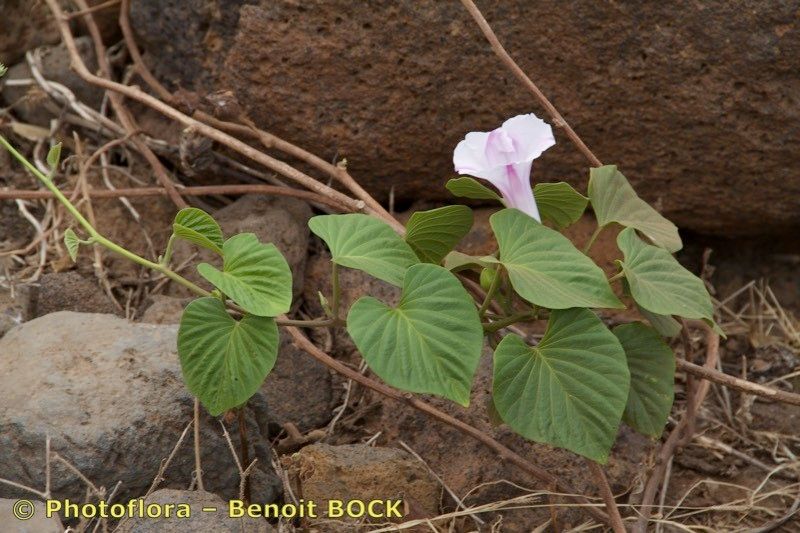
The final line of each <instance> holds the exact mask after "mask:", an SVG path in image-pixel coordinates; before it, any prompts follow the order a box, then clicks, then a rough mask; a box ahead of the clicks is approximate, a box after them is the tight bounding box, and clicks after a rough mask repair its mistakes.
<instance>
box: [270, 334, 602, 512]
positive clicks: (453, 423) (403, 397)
mask: <svg viewBox="0 0 800 533" xmlns="http://www.w3.org/2000/svg"><path fill="white" fill-rule="evenodd" d="M284 329H285V331H286V332H288V333H289V335H291V337H292V339H293V340H294V343H295V345H296V346H297V347H298V348H300V349H301V350H303V351H304V352H306V353H308V354H309V355H310V356H312V357H313V358H314V359H316V360H317V361H319V362H321V363H322V364H324V365H325V366H327V367H328V368H330V369H332V370H334V371H336V372H337V373H339V374H341V375H343V376H345V377H346V378H348V379H351V380H353V381H355V382H357V383H360V384H361V385H363V386H365V387H367V388H368V389H371V390H373V391H375V392H377V393H379V394H382V395H383V396H386V397H387V398H391V399H393V400H397V401H399V402H403V403H406V404H408V405H410V406H411V407H413V408H414V409H417V410H418V411H421V412H423V413H425V414H426V415H428V416H430V417H432V418H435V419H436V420H439V421H440V422H444V423H445V424H447V425H448V426H450V427H453V428H455V429H457V430H458V431H460V432H462V433H464V434H465V435H468V436H470V437H472V438H473V439H475V440H477V441H478V442H480V443H481V444H483V445H484V446H487V447H488V448H490V449H492V450H493V451H494V452H495V453H496V454H497V455H498V457H499V458H500V459H502V460H504V461H508V462H510V463H512V464H514V465H515V466H517V467H519V468H520V469H521V470H523V471H524V472H526V473H528V474H530V475H532V476H533V477H535V478H537V479H539V480H540V481H543V482H544V483H546V484H547V485H548V486H554V487H556V488H557V490H558V491H560V492H562V493H568V494H575V491H574V490H572V489H571V488H570V487H568V486H566V484H565V483H564V482H562V481H561V480H559V478H557V477H556V476H554V475H553V474H551V473H550V472H548V471H546V470H544V469H543V468H540V467H538V466H536V465H534V464H533V463H531V462H529V461H526V460H525V459H524V458H523V457H522V456H520V455H519V454H517V453H516V452H514V451H512V450H511V449H509V448H507V447H506V446H504V445H503V444H501V443H499V442H497V441H496V440H495V439H493V438H492V437H491V436H489V435H487V434H486V433H484V432H482V431H481V430H479V429H477V428H475V427H472V426H470V425H469V424H466V423H464V422H462V421H461V420H458V419H457V418H454V417H452V416H450V415H448V414H447V413H444V412H442V411H440V410H439V409H437V408H435V407H433V406H432V405H430V404H428V403H425V402H423V401H422V400H420V399H418V398H416V397H414V395H413V394H411V393H404V392H400V391H398V390H396V389H393V388H392V387H389V386H388V385H384V384H383V383H380V382H377V381H375V380H373V379H370V378H368V377H367V376H364V375H363V374H361V373H360V372H357V371H355V370H353V369H351V368H350V367H348V366H346V365H344V364H342V363H340V362H339V361H337V360H336V359H334V358H333V357H331V356H330V355H328V354H327V353H325V352H324V351H322V350H320V349H319V348H318V347H317V346H316V345H315V344H314V343H312V342H311V341H310V340H308V339H307V338H306V336H305V335H303V333H302V332H301V331H300V330H299V329H297V328H296V327H292V326H287V327H285V328H284ZM577 498H578V499H579V500H580V501H581V502H584V503H587V502H588V500H587V499H586V498H584V497H582V496H578V497H577ZM585 509H586V511H587V512H588V513H589V514H591V515H592V517H594V518H595V519H597V520H600V521H602V522H603V523H606V524H608V523H610V519H609V517H608V515H606V514H605V513H604V512H602V511H601V510H600V509H597V508H596V507H590V506H587V507H585Z"/></svg>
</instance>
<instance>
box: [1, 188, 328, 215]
mask: <svg viewBox="0 0 800 533" xmlns="http://www.w3.org/2000/svg"><path fill="white" fill-rule="evenodd" d="M176 190H177V192H178V194H180V195H181V196H213V195H217V194H220V195H235V196H238V195H243V194H268V195H275V196H290V197H293V198H300V199H302V200H306V201H308V202H317V203H321V204H325V205H327V206H329V207H333V208H334V209H337V210H341V208H342V206H341V205H340V204H338V203H337V202H334V201H333V200H330V199H329V198H327V197H325V196H321V195H319V194H315V193H313V192H311V191H304V190H301V189H290V188H289V187H280V186H277V185H204V186H197V187H181V188H178V189H176ZM64 194H65V195H66V196H70V195H72V194H74V191H64ZM89 196H90V197H91V198H119V197H121V196H126V197H130V198H139V197H143V196H167V190H166V189H164V188H163V187H136V188H129V189H114V190H109V189H92V190H90V191H89ZM53 197H54V196H53V193H51V192H50V191H46V190H41V191H26V190H20V189H5V190H3V189H0V200H39V199H47V198H53Z"/></svg>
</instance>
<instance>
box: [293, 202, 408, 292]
mask: <svg viewBox="0 0 800 533" xmlns="http://www.w3.org/2000/svg"><path fill="white" fill-rule="evenodd" d="M308 227H309V228H311V231H312V232H314V234H315V235H317V236H318V237H319V238H320V239H322V240H323V241H325V244H327V245H328V248H329V249H330V251H331V255H332V257H331V260H332V261H333V262H334V263H336V264H337V265H341V266H344V267H349V268H356V269H358V270H363V271H364V272H366V273H367V274H369V275H371V276H374V277H376V278H378V279H382V280H383V281H386V282H388V283H391V284H393V285H397V286H400V285H402V284H403V276H405V273H406V270H407V269H408V267H410V266H411V265H413V264H416V263H419V259H418V258H417V256H416V254H415V253H414V251H413V250H412V249H411V247H410V246H409V245H408V244H406V242H405V241H404V240H403V239H402V237H400V236H399V235H398V234H397V233H395V232H394V230H392V228H391V227H389V225H388V224H386V223H385V222H381V221H380V220H378V219H376V218H374V217H371V216H369V215H362V214H358V213H355V214H349V215H320V216H316V217H313V218H312V219H311V220H309V221H308Z"/></svg>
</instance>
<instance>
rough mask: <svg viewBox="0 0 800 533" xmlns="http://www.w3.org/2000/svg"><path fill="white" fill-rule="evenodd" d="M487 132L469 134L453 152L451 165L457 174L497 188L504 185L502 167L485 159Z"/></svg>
mask: <svg viewBox="0 0 800 533" xmlns="http://www.w3.org/2000/svg"><path fill="white" fill-rule="evenodd" d="M488 140H489V133H488V132H483V131H480V132H475V131H473V132H470V133H468V134H467V136H466V137H465V138H464V140H463V141H461V142H460V143H458V146H456V149H455V152H453V165H454V166H455V170H456V172H458V173H459V174H467V175H469V176H475V177H476V178H481V179H485V180H487V181H489V182H490V183H492V184H494V185H495V186H496V187H498V188H502V187H504V186H505V185H506V171H505V167H504V166H494V165H491V164H489V162H488V161H487V159H486V144H487V142H488Z"/></svg>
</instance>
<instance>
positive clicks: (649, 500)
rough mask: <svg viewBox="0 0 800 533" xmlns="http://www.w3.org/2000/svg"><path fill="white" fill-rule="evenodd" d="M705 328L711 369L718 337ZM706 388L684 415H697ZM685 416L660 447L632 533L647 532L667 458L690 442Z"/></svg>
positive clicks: (679, 360)
mask: <svg viewBox="0 0 800 533" xmlns="http://www.w3.org/2000/svg"><path fill="white" fill-rule="evenodd" d="M705 327H706V362H705V365H704V366H705V367H706V368H708V369H712V368H714V367H715V366H717V361H718V360H719V335H717V334H716V333H715V332H714V331H713V330H712V329H711V328H709V327H708V326H705ZM675 361H676V363H678V364H679V365H678V366H680V362H681V359H676V360H675ZM704 385H705V386H704ZM708 388H709V382H708V381H702V382H700V384H699V385H698V387H697V390H696V392H695V394H694V395H693V399H694V402H693V404H694V405H693V409H692V410H690V409H689V408H688V406H687V413H686V415H688V414H689V413H690V412H691V413H697V411H698V410H699V407H700V406H701V405H702V404H703V400H705V397H706V394H708ZM686 415H684V416H683V417H682V418H681V419H680V421H679V422H678V424H677V425H676V426H675V428H674V429H673V430H672V431H671V432H670V434H669V436H668V437H667V440H666V441H665V442H664V444H663V445H662V446H661V449H660V450H659V451H658V455H657V456H656V464H655V467H654V468H653V472H652V473H651V474H650V477H649V478H648V479H647V483H646V484H645V488H644V493H643V496H642V504H641V506H640V508H639V519H638V520H637V521H636V524H635V525H634V528H633V530H634V532H636V533H645V532H646V530H647V522H648V521H649V520H650V513H651V512H652V509H653V502H654V501H655V498H656V493H657V492H658V487H659V486H660V485H661V480H662V478H663V477H664V473H665V472H666V468H667V463H668V462H669V458H670V457H672V455H673V454H674V453H675V449H676V448H678V447H679V446H680V445H681V442H688V440H690V439H691V437H692V435H686V434H685V433H686V432H685V430H686V428H687V427H689V426H690V425H691V424H690V422H691V421H690V420H688V417H687V416H686ZM687 439H688V440H687Z"/></svg>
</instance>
